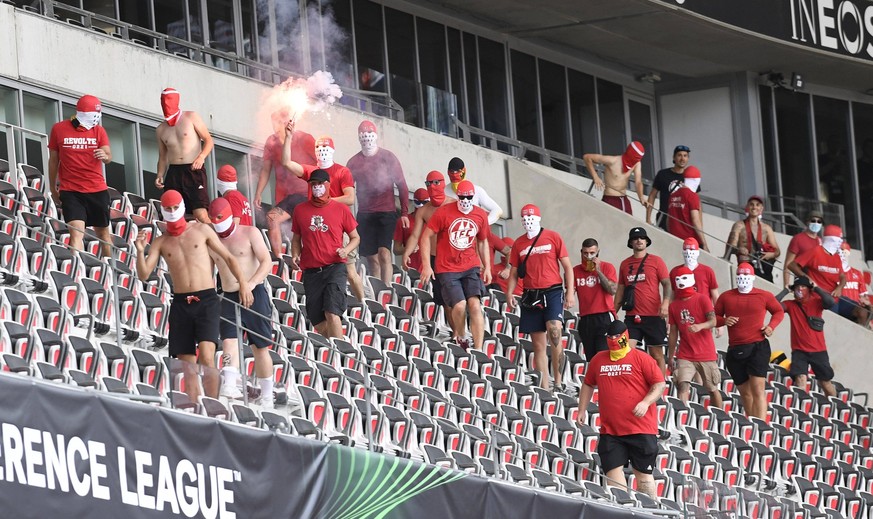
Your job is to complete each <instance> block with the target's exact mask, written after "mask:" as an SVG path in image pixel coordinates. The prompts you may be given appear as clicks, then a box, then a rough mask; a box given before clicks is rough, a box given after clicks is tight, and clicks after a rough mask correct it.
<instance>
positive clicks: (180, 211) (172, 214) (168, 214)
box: [161, 202, 185, 222]
mask: <svg viewBox="0 0 873 519" xmlns="http://www.w3.org/2000/svg"><path fill="white" fill-rule="evenodd" d="M161 215H162V216H163V217H164V221H165V222H178V221H179V220H181V219H182V218H185V202H179V207H178V208H177V209H176V210H175V211H169V210H167V209H165V208H164V207H163V206H162V207H161Z"/></svg>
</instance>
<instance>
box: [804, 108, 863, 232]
mask: <svg viewBox="0 0 873 519" xmlns="http://www.w3.org/2000/svg"><path fill="white" fill-rule="evenodd" d="M813 109H814V110H815V137H816V140H817V141H818V142H817V143H816V147H815V149H816V150H818V157H817V159H816V160H817V161H818V181H819V197H820V199H822V200H826V201H828V202H831V203H834V204H842V205H843V208H844V210H845V217H846V228H845V229H843V232H844V233H845V236H846V239H847V240H848V241H849V243H858V224H857V221H856V220H857V217H858V210H857V206H856V205H855V183H854V181H853V180H854V179H853V178H852V176H853V175H852V149H851V146H850V145H849V143H850V139H849V102H848V101H842V100H839V99H831V98H827V97H820V96H814V97H813ZM798 216H800V215H798ZM800 217H801V218H804V217H803V216H800Z"/></svg>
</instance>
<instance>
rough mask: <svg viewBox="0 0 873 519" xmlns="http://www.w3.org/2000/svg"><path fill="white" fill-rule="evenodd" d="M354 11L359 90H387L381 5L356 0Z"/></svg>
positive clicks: (364, 0) (365, 0)
mask: <svg viewBox="0 0 873 519" xmlns="http://www.w3.org/2000/svg"><path fill="white" fill-rule="evenodd" d="M354 12H355V52H356V53H357V57H358V79H359V82H360V88H361V90H374V91H377V92H387V91H388V89H387V85H386V79H385V60H384V55H383V53H382V52H383V50H384V48H385V39H384V38H383V34H382V6H380V5H379V4H374V3H373V2H370V1H368V0H357V1H356V2H355V3H354Z"/></svg>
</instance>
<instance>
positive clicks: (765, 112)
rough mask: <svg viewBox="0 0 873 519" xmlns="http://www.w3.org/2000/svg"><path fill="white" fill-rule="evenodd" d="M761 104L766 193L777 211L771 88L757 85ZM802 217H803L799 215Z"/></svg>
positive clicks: (778, 190)
mask: <svg viewBox="0 0 873 519" xmlns="http://www.w3.org/2000/svg"><path fill="white" fill-rule="evenodd" d="M758 95H759V97H760V104H761V137H762V138H763V139H764V168H765V169H766V171H765V173H766V177H767V195H769V198H770V200H771V201H772V202H774V203H775V205H773V206H772V207H774V208H775V209H776V210H777V211H782V199H781V198H780V197H779V195H781V194H782V186H780V185H779V171H777V170H778V165H777V162H776V129H775V127H774V121H773V89H772V88H770V87H767V86H763V85H761V86H759V87H758ZM801 218H803V217H801Z"/></svg>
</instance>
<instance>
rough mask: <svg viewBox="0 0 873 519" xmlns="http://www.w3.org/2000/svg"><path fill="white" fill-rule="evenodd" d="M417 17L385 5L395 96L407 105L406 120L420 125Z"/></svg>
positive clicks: (393, 93)
mask: <svg viewBox="0 0 873 519" xmlns="http://www.w3.org/2000/svg"><path fill="white" fill-rule="evenodd" d="M414 23H415V20H414V19H413V17H412V15H411V14H407V13H404V12H401V11H397V10H396V9H391V8H388V7H386V8H385V24H386V25H387V26H388V27H390V28H391V30H390V31H388V70H389V71H390V72H391V97H392V98H393V99H394V100H395V101H397V102H398V103H400V106H402V107H403V113H404V117H405V118H406V122H407V123H409V124H412V125H415V126H418V122H419V120H420V117H419V110H420V107H419V105H418V95H417V94H416V90H417V86H416V84H415V25H414Z"/></svg>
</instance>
